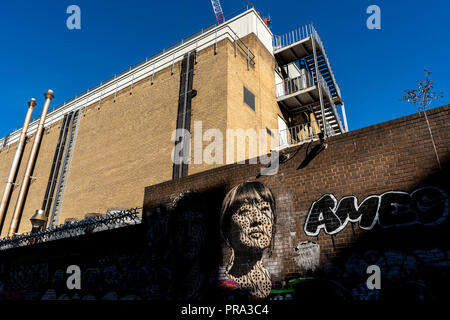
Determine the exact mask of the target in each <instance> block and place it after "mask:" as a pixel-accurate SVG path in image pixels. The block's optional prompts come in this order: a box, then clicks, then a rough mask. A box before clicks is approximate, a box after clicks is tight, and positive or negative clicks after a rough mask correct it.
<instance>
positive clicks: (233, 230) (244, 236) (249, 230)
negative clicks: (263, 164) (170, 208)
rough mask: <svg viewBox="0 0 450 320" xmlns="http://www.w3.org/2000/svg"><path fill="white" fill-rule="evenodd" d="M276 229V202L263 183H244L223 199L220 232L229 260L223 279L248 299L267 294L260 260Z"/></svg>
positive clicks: (267, 280) (267, 281) (268, 287)
mask: <svg viewBox="0 0 450 320" xmlns="http://www.w3.org/2000/svg"><path fill="white" fill-rule="evenodd" d="M275 225H276V211H275V199H274V197H273V195H272V192H271V191H270V190H269V188H267V187H266V186H264V185H263V184H262V183H260V182H256V181H246V182H243V183H241V184H239V185H237V186H235V187H234V188H232V189H231V190H230V191H229V192H228V193H227V195H226V196H225V199H224V201H223V203H222V212H221V228H222V234H223V237H224V239H225V241H226V242H227V243H228V245H229V247H230V249H231V256H230V260H229V262H228V266H227V268H226V271H225V274H224V278H225V279H226V281H231V283H233V284H234V285H233V286H235V287H239V288H240V289H241V290H242V291H245V292H248V293H250V297H251V298H265V297H267V296H268V295H269V294H270V290H271V278H270V273H269V271H268V270H267V269H266V268H265V267H264V265H263V263H262V257H263V253H264V252H265V251H266V249H269V248H270V247H271V245H272V243H273V238H274V234H275Z"/></svg>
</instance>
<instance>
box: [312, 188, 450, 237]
mask: <svg viewBox="0 0 450 320" xmlns="http://www.w3.org/2000/svg"><path fill="white" fill-rule="evenodd" d="M449 208H450V199H449V197H448V195H447V194H446V193H445V192H444V191H442V190H441V189H439V188H437V187H423V188H420V189H417V190H415V191H413V192H412V193H411V194H409V193H407V192H403V191H388V192H385V193H383V194H381V195H372V196H369V197H367V198H365V199H364V200H363V201H362V202H361V203H360V204H359V205H358V199H357V198H356V197H354V196H347V197H343V198H342V199H341V200H340V201H339V202H338V201H337V199H336V197H335V196H334V195H332V194H326V195H323V196H322V197H321V198H320V199H319V200H317V201H315V202H314V203H313V204H312V205H311V208H310V209H309V211H308V216H307V218H306V221H305V224H304V231H305V233H306V234H307V235H308V236H317V235H318V234H319V232H320V230H321V229H323V230H324V232H325V233H326V234H329V235H332V234H336V233H338V232H340V231H341V230H343V229H344V228H345V227H346V225H347V224H348V222H358V223H359V227H360V228H361V229H364V230H371V229H372V228H373V227H374V226H375V225H376V224H377V223H378V224H379V225H380V227H382V228H392V227H402V226H410V225H414V224H423V225H428V226H433V225H438V224H441V223H442V222H443V221H445V219H447V216H448V211H449Z"/></svg>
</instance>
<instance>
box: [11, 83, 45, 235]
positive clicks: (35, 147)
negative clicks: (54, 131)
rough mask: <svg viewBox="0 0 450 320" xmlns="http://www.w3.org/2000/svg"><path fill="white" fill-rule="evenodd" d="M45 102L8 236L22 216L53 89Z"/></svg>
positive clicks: (16, 227)
mask: <svg viewBox="0 0 450 320" xmlns="http://www.w3.org/2000/svg"><path fill="white" fill-rule="evenodd" d="M44 96H45V103H44V107H43V108H42V113H41V118H40V119H39V124H38V127H37V131H36V136H35V137H34V142H33V146H32V148H31V153H30V158H29V159H28V163H27V167H26V169H25V174H24V176H23V179H22V184H21V185H20V191H19V196H18V198H17V202H16V207H15V208H14V214H13V217H12V220H11V225H10V227H9V231H8V236H9V237H12V236H14V235H15V234H16V232H17V229H18V227H19V222H20V218H21V216H22V212H23V207H24V204H25V198H26V196H27V193H28V187H29V185H30V179H31V174H32V173H33V169H34V165H35V164H36V157H37V154H38V151H39V147H40V144H41V140H42V133H43V131H44V122H45V118H46V117H47V112H48V107H49V105H50V101H51V100H52V99H53V98H54V96H53V91H52V90H48V91H47V92H46V93H45V94H44Z"/></svg>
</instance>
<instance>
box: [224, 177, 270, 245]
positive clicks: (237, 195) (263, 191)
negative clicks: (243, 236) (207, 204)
mask: <svg viewBox="0 0 450 320" xmlns="http://www.w3.org/2000/svg"><path fill="white" fill-rule="evenodd" d="M261 200H263V201H266V202H268V203H269V205H270V209H271V210H272V215H273V225H272V240H271V243H270V253H272V249H273V243H274V239H275V231H276V229H275V228H276V221H277V214H276V203H275V198H274V196H273V194H272V191H270V189H269V188H267V187H266V186H265V185H263V184H262V183H261V182H258V181H245V182H242V183H240V184H238V185H236V186H234V187H233V188H232V189H231V190H230V191H228V193H227V195H226V196H225V198H224V199H223V202H222V209H221V212H220V230H221V233H222V237H223V240H224V241H225V242H226V243H227V244H228V245H229V244H230V221H231V219H230V218H231V215H232V214H233V213H234V212H235V211H236V210H238V209H239V208H240V207H241V206H242V205H243V204H246V203H248V204H257V203H258V202H259V201H261Z"/></svg>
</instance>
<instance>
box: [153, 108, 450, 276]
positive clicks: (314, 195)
mask: <svg viewBox="0 0 450 320" xmlns="http://www.w3.org/2000/svg"><path fill="white" fill-rule="evenodd" d="M449 114H450V106H449V105H446V106H442V107H439V108H436V109H432V110H429V111H427V115H428V118H429V121H430V126H431V128H432V131H433V135H434V139H435V142H436V146H437V150H438V154H439V157H440V160H441V164H442V170H440V169H439V168H438V164H437V161H436V156H435V153H434V149H433V146H432V144H431V140H430V134H429V131H428V128H427V125H426V121H425V118H424V116H423V113H416V114H412V115H410V116H406V117H403V118H399V119H394V120H391V121H388V122H384V123H380V124H377V125H373V126H370V127H367V128H362V129H359V130H355V131H351V132H348V133H345V134H342V135H339V136H334V137H330V138H329V139H328V140H327V141H326V143H327V148H326V149H325V150H323V151H321V152H320V153H318V154H317V155H316V156H315V157H314V158H312V159H311V161H310V162H309V164H307V165H306V166H305V167H304V168H299V167H300V165H301V164H302V163H304V161H305V158H306V154H307V152H308V151H311V150H313V149H314V147H316V146H318V145H319V143H318V142H316V143H313V144H312V145H308V144H306V145H303V146H300V147H293V148H290V149H288V150H285V152H286V153H291V154H295V155H294V156H293V157H292V158H291V159H290V160H288V161H287V162H285V163H282V164H281V165H280V170H279V172H278V174H276V175H274V176H261V177H260V178H257V175H258V173H259V169H260V165H250V164H245V165H239V164H233V165H228V166H224V167H220V168H216V169H213V170H209V171H206V172H202V173H199V174H195V175H192V176H189V177H186V178H183V179H180V180H177V181H167V182H164V183H162V184H158V185H154V186H150V187H147V188H146V189H145V200H144V207H145V208H146V211H147V212H150V211H152V208H154V207H156V206H159V205H161V204H165V203H168V202H169V201H170V199H171V198H173V197H174V196H176V195H177V194H178V193H180V192H182V191H183V190H186V189H191V190H197V191H199V192H203V191H207V190H209V189H214V188H215V189H221V190H224V192H226V191H227V190H229V189H230V188H231V187H232V186H234V185H236V184H238V183H241V182H242V181H245V180H258V181H260V182H262V183H263V184H265V185H266V186H268V187H269V188H270V189H271V190H272V192H273V193H274V195H275V197H276V201H277V216H278V221H277V235H276V242H275V249H274V252H273V254H272V256H271V257H266V258H265V262H266V265H267V266H268V268H269V270H270V271H271V274H272V276H273V277H274V279H277V280H281V279H285V278H286V277H289V276H290V275H295V274H298V273H299V272H301V270H300V268H299V267H298V265H296V264H295V262H294V257H295V247H296V246H297V245H298V243H299V242H302V241H313V242H315V243H317V244H319V246H320V261H321V266H322V267H323V266H324V265H326V263H327V262H328V261H330V260H333V259H336V258H338V257H339V255H340V254H341V253H342V252H348V249H349V248H351V247H352V246H357V245H359V243H366V242H367V240H366V239H371V238H372V237H373V239H375V240H374V241H375V242H376V241H377V240H376V239H378V233H379V232H381V230H379V228H377V227H374V228H373V229H372V230H369V231H364V230H362V229H360V228H359V227H358V224H357V223H354V224H352V223H349V224H348V225H347V226H346V227H345V228H344V229H343V230H342V231H341V232H338V233H336V234H334V235H328V234H325V233H324V232H323V230H321V231H320V233H319V234H318V236H314V237H310V236H307V235H306V234H305V232H304V230H303V228H304V223H305V219H306V216H307V213H308V210H309V209H310V207H311V205H312V203H313V202H314V201H316V200H318V199H319V198H320V197H321V196H322V195H324V194H333V195H334V196H335V197H336V199H337V200H339V199H341V198H342V197H344V196H350V195H352V196H355V197H356V198H357V199H358V203H361V201H362V200H363V199H365V198H366V197H368V196H370V195H380V194H383V193H384V192H388V191H404V192H412V191H414V190H415V189H417V188H419V187H423V186H435V187H439V188H440V189H442V190H444V191H445V192H447V194H449V193H450V192H449V191H450V190H449V185H448V172H449V170H448V160H449V155H450V152H449V151H450V150H449V148H450V141H449V140H450V116H449ZM211 214H215V213H211ZM414 228H415V227H413V229H414ZM395 230H400V231H396V232H400V233H399V234H402V232H404V231H402V230H401V229H395ZM414 230H415V231H417V230H416V229H414ZM418 230H419V231H420V232H423V233H424V234H427V233H433V232H434V231H433V230H437V229H433V230H432V229H430V228H428V227H423V229H418ZM439 230H440V229H439ZM396 232H394V231H389V232H388V233H387V236H386V237H387V238H389V239H396V238H395V237H396ZM383 234H384V233H383ZM368 235H370V237H369V236H368ZM410 236H411V234H408V235H407V237H410ZM421 239H422V238H421ZM365 241H366V242H365ZM401 242H402V241H401V240H400V241H399V243H401Z"/></svg>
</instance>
